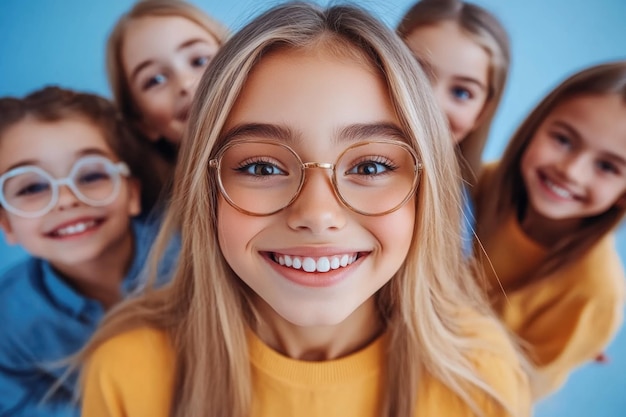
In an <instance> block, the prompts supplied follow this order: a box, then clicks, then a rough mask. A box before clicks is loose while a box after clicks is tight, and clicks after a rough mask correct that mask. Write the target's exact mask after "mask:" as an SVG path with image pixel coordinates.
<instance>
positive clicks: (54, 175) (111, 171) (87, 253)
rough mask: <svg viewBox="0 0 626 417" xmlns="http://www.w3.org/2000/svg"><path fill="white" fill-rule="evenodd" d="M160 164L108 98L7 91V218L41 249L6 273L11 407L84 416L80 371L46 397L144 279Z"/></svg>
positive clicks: (0, 108) (0, 306) (2, 172)
mask: <svg viewBox="0 0 626 417" xmlns="http://www.w3.org/2000/svg"><path fill="white" fill-rule="evenodd" d="M146 167H148V169H146ZM149 167H150V163H149V160H148V159H147V156H146V153H145V152H144V149H143V143H142V142H139V141H138V140H137V138H135V137H134V136H133V135H132V134H131V131H130V129H129V128H128V126H127V125H125V124H124V122H123V121H122V119H121V118H120V117H119V114H118V113H117V111H116V109H115V107H114V106H113V104H112V103H110V102H109V101H108V100H106V99H104V98H101V97H98V96H95V95H92V94H87V93H79V92H74V91H70V90H64V89H60V88H56V87H47V88H44V89H42V90H39V91H35V92H33V93H31V94H29V95H28V96H26V97H24V98H23V99H17V98H8V97H4V98H2V99H0V228H1V229H2V231H3V232H4V235H5V237H6V240H7V241H8V242H9V243H11V244H19V245H21V246H22V247H23V248H24V249H25V250H26V251H27V252H28V253H29V254H30V255H31V256H30V257H29V258H28V259H26V260H25V261H23V262H21V263H19V264H17V265H15V266H14V267H13V268H10V269H8V270H7V271H6V272H5V273H4V274H3V275H2V276H0V299H1V300H2V302H1V303H0V322H1V323H2V326H0V392H2V395H0V411H1V413H0V414H2V415H12V416H50V417H51V416H55V417H56V416H77V415H79V409H78V407H77V404H76V402H75V401H74V400H73V397H74V395H75V391H74V390H75V378H69V379H65V380H63V382H62V383H61V384H60V385H59V386H58V389H57V390H56V391H55V392H54V393H53V394H52V395H51V396H50V397H49V398H48V400H47V401H45V402H42V400H43V399H44V396H45V394H46V392H47V391H48V390H49V389H50V388H52V386H53V385H54V384H56V383H57V379H58V378H59V377H60V376H61V375H62V374H63V372H64V369H65V368H63V367H60V366H57V365H55V364H54V363H55V362H57V361H60V360H62V359H65V357H67V356H68V355H70V354H73V353H75V352H76V351H78V350H79V349H80V348H81V347H82V346H83V344H84V343H85V342H86V341H87V340H88V339H89V337H90V336H91V334H92V333H93V331H94V330H95V328H96V326H97V324H98V322H99V321H100V319H101V318H102V317H103V316H104V313H105V311H106V310H108V309H109V308H111V307H112V306H113V305H114V304H116V303H117V302H119V301H120V300H121V299H122V298H123V297H124V296H126V295H127V294H129V293H130V292H131V291H133V290H134V289H135V288H137V286H138V285H139V284H140V281H141V280H140V277H141V276H142V275H141V271H142V270H143V265H144V263H145V260H146V258H147V255H148V251H149V249H150V247H151V244H152V241H153V239H154V237H155V234H156V229H157V227H158V224H152V223H147V222H145V221H140V220H138V219H137V218H136V216H137V215H138V214H139V212H140V208H141V200H142V198H141V193H142V191H146V190H145V189H144V190H142V189H141V186H140V185H142V184H143V183H142V181H140V179H141V180H143V179H144V178H145V179H146V184H148V183H149V178H150V174H151V173H150V171H149ZM144 200H145V199H144ZM174 256H175V255H174ZM164 259H165V261H161V262H160V263H161V265H163V267H164V269H160V271H161V272H163V273H164V274H166V273H167V268H168V267H169V266H171V265H169V266H168V265H165V264H166V263H167V262H168V261H172V260H173V256H172V255H171V254H170V255H166V256H165V257H164ZM74 377H75V375H74Z"/></svg>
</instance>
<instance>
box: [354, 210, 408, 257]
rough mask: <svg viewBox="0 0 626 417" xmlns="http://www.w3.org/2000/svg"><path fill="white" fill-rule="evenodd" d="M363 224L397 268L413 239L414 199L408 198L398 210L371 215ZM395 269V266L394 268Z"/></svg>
mask: <svg viewBox="0 0 626 417" xmlns="http://www.w3.org/2000/svg"><path fill="white" fill-rule="evenodd" d="M363 225H364V226H365V227H366V228H367V229H368V230H369V232H370V233H372V234H373V235H374V237H375V238H376V239H377V240H378V242H379V243H380V245H381V246H382V250H383V252H384V253H386V258H385V259H389V260H391V261H392V262H393V263H395V264H397V267H398V268H399V267H400V265H401V264H402V262H403V261H404V259H405V258H406V254H407V253H408V250H409V247H410V246H411V242H412V240H413V229H414V227H415V200H414V199H412V200H409V201H408V202H407V203H406V204H405V205H404V206H402V207H401V208H400V209H399V210H397V211H395V212H393V213H391V214H388V215H385V216H381V217H371V218H368V219H366V221H364V222H363ZM396 269H397V268H396Z"/></svg>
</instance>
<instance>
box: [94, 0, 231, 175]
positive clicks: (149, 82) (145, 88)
mask: <svg viewBox="0 0 626 417" xmlns="http://www.w3.org/2000/svg"><path fill="white" fill-rule="evenodd" d="M226 36H227V30H226V28H225V27H224V26H223V25H222V24H221V23H220V22H218V21H217V20H215V19H214V18H212V17H211V16H209V15H207V14H206V13H204V11H202V10H201V9H199V8H198V7H196V6H195V5H193V4H191V3H189V2H186V1H183V0H142V1H138V2H137V3H135V4H134V5H133V7H132V8H131V9H130V10H129V11H128V12H127V13H125V14H124V15H122V16H121V17H120V18H119V20H118V21H117V22H116V23H115V26H114V27H113V29H112V31H111V33H110V35H109V39H108V41H107V48H106V55H107V72H108V77H109V85H110V86H111V90H112V92H113V97H114V101H115V103H116V104H117V106H118V107H119V109H120V111H121V112H122V115H123V116H124V118H126V119H127V120H128V121H129V123H131V125H132V126H133V127H134V128H135V129H136V131H137V132H138V133H139V134H140V135H141V136H142V137H143V138H145V139H146V140H147V141H148V142H150V143H152V144H153V145H154V147H155V149H157V150H158V151H159V153H160V154H161V156H162V157H163V158H164V160H165V162H166V163H167V165H166V167H167V166H169V168H166V170H165V171H166V177H167V178H169V176H170V175H171V172H170V171H171V170H172V167H173V166H174V163H175V161H176V156H177V154H178V147H179V145H180V141H181V139H182V137H183V132H184V129H185V126H186V124H187V119H188V116H189V109H190V106H191V100H192V98H193V95H194V93H195V91H196V87H197V85H198V80H199V79H200V76H201V75H202V73H203V72H204V70H205V69H206V66H207V65H208V64H209V63H210V62H211V60H212V59H213V56H214V55H215V53H216V52H217V51H218V49H219V48H220V46H221V45H222V43H223V42H224V40H225V39H226Z"/></svg>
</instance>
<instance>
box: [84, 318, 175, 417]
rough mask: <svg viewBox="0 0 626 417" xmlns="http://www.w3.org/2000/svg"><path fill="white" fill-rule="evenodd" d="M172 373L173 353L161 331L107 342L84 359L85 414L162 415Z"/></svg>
mask: <svg viewBox="0 0 626 417" xmlns="http://www.w3.org/2000/svg"><path fill="white" fill-rule="evenodd" d="M174 373H175V366H174V349H173V348H172V345H171V343H170V339H169V336H168V335H167V334H166V333H165V332H164V331H160V330H156V329H153V328H149V327H141V328H137V329H133V330H130V331H127V332H124V333H121V334H119V335H116V336H114V337H111V338H110V339H108V340H106V341H105V342H103V343H102V344H101V345H100V346H98V347H97V348H96V350H95V351H94V352H93V353H92V354H91V355H89V356H88V358H87V363H86V367H85V369H84V371H83V376H82V384H83V400H82V410H83V415H89V416H105V415H106V416H108V417H111V416H125V415H138V416H153V417H157V416H166V415H168V414H167V413H168V410H169V409H170V406H171V400H172V393H173V392H174ZM103 410H117V411H116V413H117V414H115V413H113V414H111V413H103Z"/></svg>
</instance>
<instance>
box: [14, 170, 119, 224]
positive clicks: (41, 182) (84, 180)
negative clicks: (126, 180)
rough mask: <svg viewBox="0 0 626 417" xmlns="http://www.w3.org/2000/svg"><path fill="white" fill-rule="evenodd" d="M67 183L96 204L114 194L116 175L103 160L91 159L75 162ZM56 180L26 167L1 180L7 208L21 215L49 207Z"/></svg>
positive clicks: (55, 188)
mask: <svg viewBox="0 0 626 417" xmlns="http://www.w3.org/2000/svg"><path fill="white" fill-rule="evenodd" d="M68 180H69V181H67V183H68V184H71V185H70V187H71V188H72V191H73V192H74V193H75V194H76V195H77V197H78V198H79V199H80V200H82V201H84V202H86V203H95V204H98V203H100V202H102V201H106V200H108V199H109V198H110V197H111V196H112V195H113V194H114V193H115V192H116V187H117V182H118V181H119V173H118V171H117V169H116V167H115V165H114V164H113V163H111V162H110V161H108V160H106V159H90V160H88V161H86V162H84V163H80V161H79V163H77V164H76V165H75V166H74V168H73V169H72V173H71V175H70V177H68ZM57 183H66V181H63V180H56V179H54V178H52V177H51V176H50V174H48V173H46V172H45V171H44V170H42V169H40V168H37V167H28V168H25V169H23V170H22V171H18V173H17V174H16V175H14V176H10V177H9V178H7V179H6V180H5V181H4V184H3V186H2V194H3V196H4V200H5V202H6V204H7V205H9V206H11V207H12V208H13V209H15V210H17V211H19V212H24V213H35V212H39V211H41V210H44V209H45V208H46V207H48V206H49V205H51V204H52V202H53V200H54V199H55V198H56V197H55V196H56V195H57V193H58V189H57V187H58V184H57Z"/></svg>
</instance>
